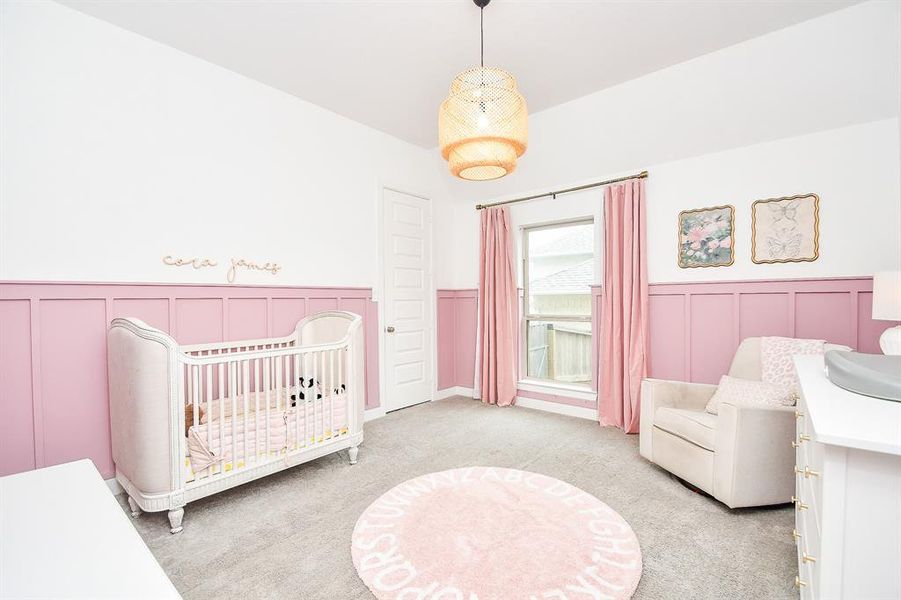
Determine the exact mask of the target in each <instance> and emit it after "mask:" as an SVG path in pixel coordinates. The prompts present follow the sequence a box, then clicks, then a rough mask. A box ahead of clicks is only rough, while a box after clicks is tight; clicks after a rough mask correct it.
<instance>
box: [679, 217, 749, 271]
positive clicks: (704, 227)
mask: <svg viewBox="0 0 901 600" xmlns="http://www.w3.org/2000/svg"><path fill="white" fill-rule="evenodd" d="M734 233H735V208H734V207H732V206H711V207H709V208H697V209H694V210H683V211H682V212H680V213H679V266H680V267H681V268H683V269H691V268H694V267H727V266H729V265H731V264H732V263H733V262H735V254H734V250H733V248H734V245H733V235H734Z"/></svg>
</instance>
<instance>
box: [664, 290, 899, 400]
mask: <svg viewBox="0 0 901 600" xmlns="http://www.w3.org/2000/svg"><path fill="white" fill-rule="evenodd" d="M872 286H873V280H872V278H871V277H845V278H830V279H783V280H767V281H726V282H706V283H679V284H676V283H658V284H652V285H651V290H650V293H651V319H650V321H651V367H650V375H651V377H656V378H660V379H676V380H682V381H704V382H716V381H717V380H718V379H719V377H720V376H721V375H723V374H724V373H725V372H726V370H728V366H729V362H730V361H731V358H732V355H733V354H734V352H735V349H736V348H737V347H738V344H739V342H740V341H741V340H742V339H744V338H745V337H751V336H757V335H782V336H787V337H801V338H813V339H824V340H826V341H828V342H832V343H836V344H845V345H848V346H851V347H852V348H855V349H857V350H859V351H861V352H879V350H878V348H879V343H878V339H879V336H880V335H881V334H882V332H883V331H884V330H885V329H887V328H888V327H891V326H894V325H895V323H893V322H890V321H873V320H872V318H871V317H870V315H871V310H872V308H871V307H872V301H873V300H872ZM724 295H725V296H729V297H731V302H732V306H733V311H734V312H733V314H737V321H736V320H731V321H729V322H728V323H727V324H726V325H724V326H715V325H716V323H722V321H723V320H724V319H726V318H727V316H726V315H727V312H728V311H727V309H726V301H724V300H722V297H723V296H724ZM673 298H679V301H678V302H676V301H674V300H673ZM711 298H716V300H711ZM711 320H713V321H714V325H711ZM711 327H713V329H711ZM661 328H662V330H661ZM678 330H684V331H685V332H686V337H687V338H688V340H687V341H686V346H687V347H688V348H690V349H691V351H690V352H683V353H682V358H683V359H684V360H683V361H682V364H681V368H680V365H679V361H677V360H672V359H671V358H670V356H671V354H672V353H673V351H674V350H673V347H674V345H675V344H674V343H673V342H672V339H671V338H672V337H673V335H671V334H673V332H675V331H678ZM699 340H700V341H699ZM708 347H712V348H716V349H717V350H716V351H715V352H708V351H707V350H706V348H708Z"/></svg>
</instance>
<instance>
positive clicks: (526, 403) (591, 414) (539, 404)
mask: <svg viewBox="0 0 901 600" xmlns="http://www.w3.org/2000/svg"><path fill="white" fill-rule="evenodd" d="M516 406H520V407H522V408H534V409H535V410H543V411H545V412H551V413H556V414H558V415H566V416H568V417H578V418H580V419H589V420H591V421H597V420H598V411H597V409H594V408H585V407H583V406H571V405H569V404H560V403H559V402H548V401H546V400H536V399H535V398H523V397H522V396H517V397H516Z"/></svg>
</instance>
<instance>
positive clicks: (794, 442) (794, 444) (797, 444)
mask: <svg viewBox="0 0 901 600" xmlns="http://www.w3.org/2000/svg"><path fill="white" fill-rule="evenodd" d="M800 445H801V444H799V443H798V442H796V441H795V440H792V448H797V447H798V446H800Z"/></svg>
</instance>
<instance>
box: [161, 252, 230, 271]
mask: <svg viewBox="0 0 901 600" xmlns="http://www.w3.org/2000/svg"><path fill="white" fill-rule="evenodd" d="M163 263H164V264H167V265H169V266H172V267H184V266H185V265H191V266H192V267H194V268H195V269H202V268H204V267H215V266H217V265H218V263H217V262H216V261H215V260H213V259H212V258H196V257H195V258H173V257H172V256H171V255H170V256H164V257H163Z"/></svg>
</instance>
